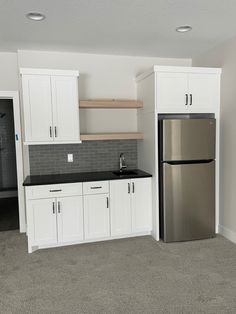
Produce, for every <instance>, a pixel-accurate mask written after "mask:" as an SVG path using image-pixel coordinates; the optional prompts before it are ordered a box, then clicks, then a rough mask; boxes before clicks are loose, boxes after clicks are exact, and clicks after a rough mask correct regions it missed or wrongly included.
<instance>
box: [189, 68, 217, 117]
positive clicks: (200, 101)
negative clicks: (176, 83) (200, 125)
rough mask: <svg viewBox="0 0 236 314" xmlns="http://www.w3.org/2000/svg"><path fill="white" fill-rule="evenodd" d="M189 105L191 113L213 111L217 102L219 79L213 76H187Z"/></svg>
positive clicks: (194, 74) (193, 74) (195, 74)
mask: <svg viewBox="0 0 236 314" xmlns="http://www.w3.org/2000/svg"><path fill="white" fill-rule="evenodd" d="M188 83H189V94H190V99H189V101H191V102H190V103H189V104H190V106H191V108H190V109H191V110H193V111H197V112H199V111H203V110H204V109H205V108H207V109H209V110H214V108H216V106H217V104H218V102H219V91H220V87H219V78H218V76H217V75H215V74H197V73H191V74H189V79H188Z"/></svg>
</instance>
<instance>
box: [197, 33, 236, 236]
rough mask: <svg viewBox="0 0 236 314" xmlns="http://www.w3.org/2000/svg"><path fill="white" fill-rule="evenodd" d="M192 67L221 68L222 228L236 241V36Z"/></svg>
mask: <svg viewBox="0 0 236 314" xmlns="http://www.w3.org/2000/svg"><path fill="white" fill-rule="evenodd" d="M193 66H210V67H222V79H221V134H220V231H221V233H222V234H223V235H225V236H226V237H228V238H229V239H231V240H232V241H234V242H236V122H235V121H236V120H235V117H236V38H234V39H232V40H231V41H229V42H227V43H224V44H223V45H221V46H219V47H216V48H215V49H213V50H211V51H209V52H207V53H205V54H203V55H201V56H198V57H196V58H194V59H193Z"/></svg>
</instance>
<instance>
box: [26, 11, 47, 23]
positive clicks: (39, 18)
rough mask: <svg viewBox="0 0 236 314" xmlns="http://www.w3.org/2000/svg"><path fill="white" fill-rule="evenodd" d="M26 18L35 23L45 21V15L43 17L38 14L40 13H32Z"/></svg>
mask: <svg viewBox="0 0 236 314" xmlns="http://www.w3.org/2000/svg"><path fill="white" fill-rule="evenodd" d="M26 17H27V18H28V19H30V20H33V21H42V20H44V19H45V15H43V14H42V13H38V12H30V13H28V14H26Z"/></svg>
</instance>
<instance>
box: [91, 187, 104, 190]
mask: <svg viewBox="0 0 236 314" xmlns="http://www.w3.org/2000/svg"><path fill="white" fill-rule="evenodd" d="M101 188H102V187H101V186H91V187H90V189H91V190H96V189H101Z"/></svg>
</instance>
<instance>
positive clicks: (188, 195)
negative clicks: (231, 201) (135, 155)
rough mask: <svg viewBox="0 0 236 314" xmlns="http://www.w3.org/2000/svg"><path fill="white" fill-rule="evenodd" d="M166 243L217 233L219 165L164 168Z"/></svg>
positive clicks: (167, 165)
mask: <svg viewBox="0 0 236 314" xmlns="http://www.w3.org/2000/svg"><path fill="white" fill-rule="evenodd" d="M163 166H164V169H163V170H164V173H163V174H164V178H163V179H164V195H163V196H164V199H163V202H164V204H163V205H164V208H163V209H164V241H165V242H172V241H184V240H193V239H201V238H208V237H211V236H214V233H215V162H214V161H212V162H210V163H199V164H179V165H170V164H167V163H165V164H164V165H163Z"/></svg>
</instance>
